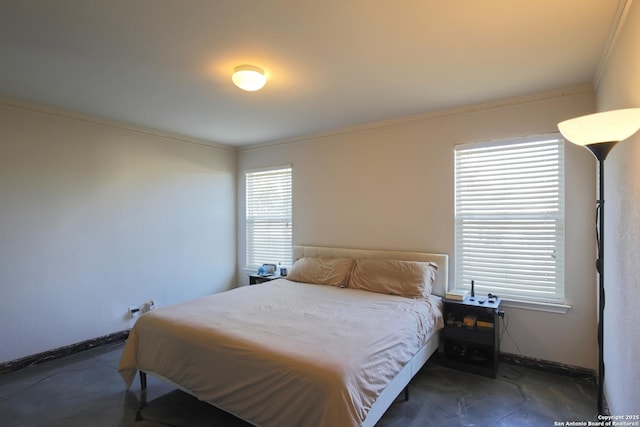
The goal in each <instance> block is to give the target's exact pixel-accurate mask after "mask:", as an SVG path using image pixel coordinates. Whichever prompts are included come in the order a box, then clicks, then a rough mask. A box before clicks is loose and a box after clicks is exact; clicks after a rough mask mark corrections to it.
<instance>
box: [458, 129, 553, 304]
mask: <svg viewBox="0 0 640 427" xmlns="http://www.w3.org/2000/svg"><path fill="white" fill-rule="evenodd" d="M563 142H564V141H563V140H562V139H561V138H560V137H559V136H558V135H546V136H542V137H536V138H523V139H517V140H510V141H499V142H490V143H476V144H465V145H460V146H458V147H456V149H455V186H456V194H455V233H456V239H455V263H456V267H455V269H456V287H457V288H462V289H470V287H471V281H472V280H474V282H475V290H476V292H477V293H478V294H480V295H482V294H485V295H486V294H487V293H489V292H491V293H493V294H496V295H498V296H500V297H501V298H503V299H508V300H514V301H527V302H540V303H551V304H564V145H563Z"/></svg>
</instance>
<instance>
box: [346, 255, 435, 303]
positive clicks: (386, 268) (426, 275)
mask: <svg viewBox="0 0 640 427" xmlns="http://www.w3.org/2000/svg"><path fill="white" fill-rule="evenodd" d="M437 270H438V266H437V264H435V263H433V262H421V261H399V260H391V259H365V258H362V259H357V260H356V263H355V266H354V267H353V271H352V273H351V277H350V279H349V288H353V289H363V290H365V291H370V292H377V293H380V294H392V295H400V296H404V297H409V298H426V297H428V296H429V295H430V294H431V289H432V288H433V282H434V281H435V279H436V271H437Z"/></svg>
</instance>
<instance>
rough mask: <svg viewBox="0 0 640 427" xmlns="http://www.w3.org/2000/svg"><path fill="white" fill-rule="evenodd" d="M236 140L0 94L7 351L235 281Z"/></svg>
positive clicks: (83, 333) (0, 256) (71, 338)
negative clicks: (165, 130) (198, 136)
mask: <svg viewBox="0 0 640 427" xmlns="http://www.w3.org/2000/svg"><path fill="white" fill-rule="evenodd" d="M235 167H236V152H235V150H232V149H229V148H224V147H217V148H216V147H211V146H205V145H199V144H196V143H193V142H188V141H185V140H180V139H177V138H172V137H163V136H156V135H153V134H151V133H149V132H145V131H142V130H140V129H138V130H135V129H132V128H129V129H127V128H125V127H124V126H123V125H122V124H117V123H110V122H107V121H102V120H98V119H92V118H87V117H79V116H76V118H74V117H73V115H71V114H70V113H66V112H60V111H55V110H47V109H43V108H41V107H35V108H32V107H31V106H19V105H17V104H15V103H12V102H11V101H8V100H3V102H2V103H0V362H5V361H10V360H14V359H17V358H20V357H24V356H28V355H33V354H36V353H39V352H42V351H47V350H52V349H55V348H57V347H61V346H65V345H69V344H73V343H77V342H81V341H83V340H87V339H92V338H96V337H99V336H102V335H106V334H110V333H113V332H117V331H121V330H124V329H128V328H129V327H130V322H129V321H128V320H127V317H126V316H127V308H128V307H129V306H131V305H139V304H142V303H143V302H145V301H148V300H149V299H153V300H154V301H155V303H156V304H157V305H158V306H163V305H167V304H171V303H175V302H178V301H183V300H186V299H189V298H193V297H197V296H200V295H204V294H209V293H213V292H217V291H221V290H225V289H228V288H230V287H232V286H233V285H235V253H236V223H235V216H236V215H235V204H236V198H235V191H236V189H235Z"/></svg>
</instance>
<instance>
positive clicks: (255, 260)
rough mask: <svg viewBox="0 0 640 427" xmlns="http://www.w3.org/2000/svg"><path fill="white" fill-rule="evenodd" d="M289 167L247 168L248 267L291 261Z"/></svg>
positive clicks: (287, 263) (289, 262)
mask: <svg viewBox="0 0 640 427" xmlns="http://www.w3.org/2000/svg"><path fill="white" fill-rule="evenodd" d="M291 181H292V180H291V167H284V168H278V169H268V170H260V171H251V172H247V173H246V175H245V183H246V239H247V240H246V248H247V267H249V268H257V267H259V266H261V265H262V264H264V263H270V264H278V263H282V264H284V265H291V260H292V254H291V250H292V249H291V242H292V231H291V228H292V227H291V212H292V203H291Z"/></svg>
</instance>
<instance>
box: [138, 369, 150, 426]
mask: <svg viewBox="0 0 640 427" xmlns="http://www.w3.org/2000/svg"><path fill="white" fill-rule="evenodd" d="M139 372H140V407H139V408H138V409H137V410H136V418H135V419H136V421H144V417H143V416H142V410H143V409H144V407H145V406H147V373H146V372H142V371H139Z"/></svg>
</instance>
